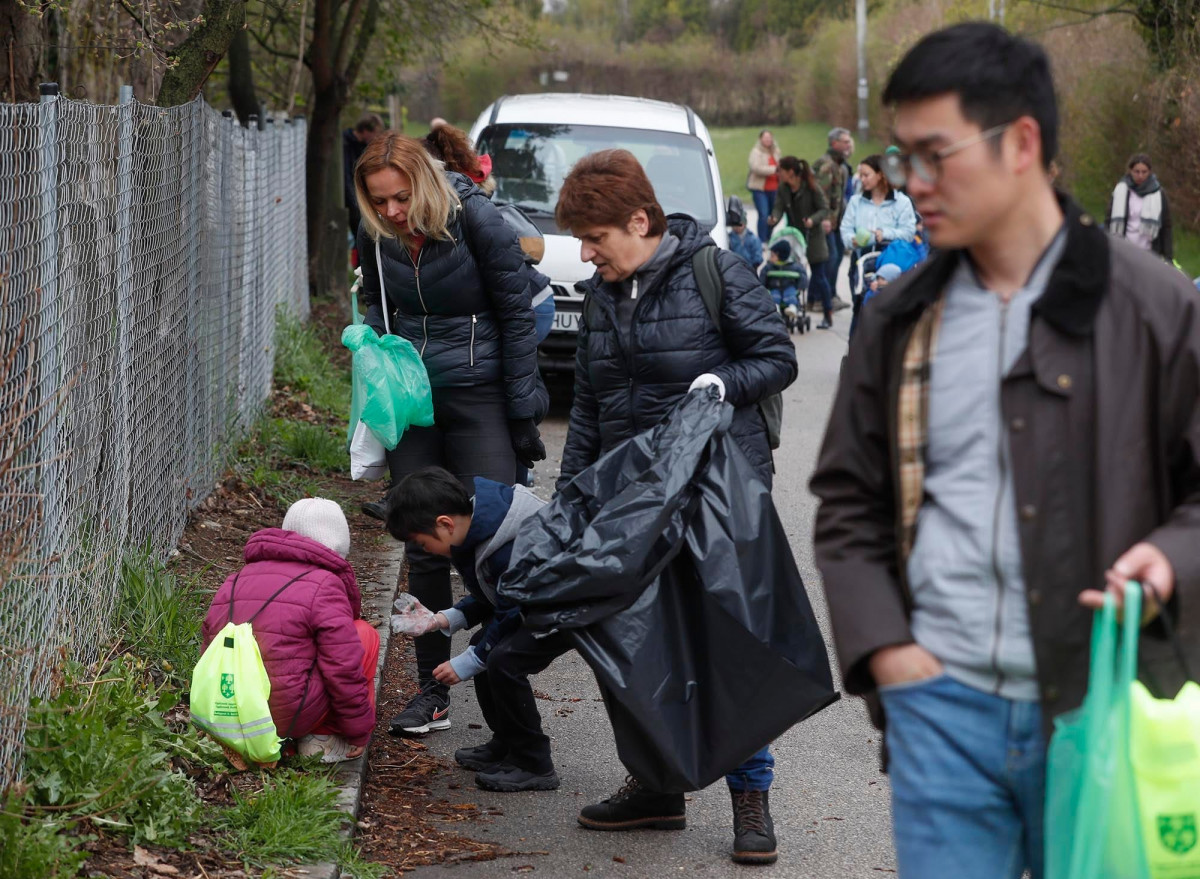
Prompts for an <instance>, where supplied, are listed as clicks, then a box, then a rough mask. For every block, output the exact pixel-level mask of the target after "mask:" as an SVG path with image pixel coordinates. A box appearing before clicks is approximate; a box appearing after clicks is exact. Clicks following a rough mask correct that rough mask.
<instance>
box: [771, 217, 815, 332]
mask: <svg viewBox="0 0 1200 879" xmlns="http://www.w3.org/2000/svg"><path fill="white" fill-rule="evenodd" d="M780 241H786V242H787V243H788V244H789V245H791V259H792V261H793V262H794V263H798V264H800V268H801V270H802V272H803V274H802V276H801V277H800V278H798V279H797V283H796V294H797V295H796V299H797V300H798V301H797V302H796V303H795V304H794V307H793V310H790V311H789V309H788V308H787V306H786V305H785V303H784V302H783V301H780V303H779V316H780V317H781V318H782V319H783V322H784V324H785V325H786V326H787V330H788V333H794V332H796V331H797V330H799V331H800V334H801V335H803V334H804V333H806V332H808V331H809V330H811V329H812V318H811V317H810V316H809V315H808V311H807V301H808V279H809V266H808V261H807V260H806V259H805V252H806V251H807V249H808V242H807V239H806V238H805V236H804V233H803V232H802V231H800V230H799V229H797V228H796V227H795V226H782V227H780V228H779V229H777V230H776V231H775V233H774V234H773V235H771V241H770V244H769V247H775V245H776V244H778V243H779V242H780ZM771 265H772V264H771V261H770V260H769V259H768V261H767V263H766V266H765V267H764V275H767V274H770V271H771Z"/></svg>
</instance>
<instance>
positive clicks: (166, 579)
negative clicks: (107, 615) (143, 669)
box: [114, 550, 210, 691]
mask: <svg viewBox="0 0 1200 879" xmlns="http://www.w3.org/2000/svg"><path fill="white" fill-rule="evenodd" d="M209 599H210V595H209V593H207V592H205V591H204V590H202V589H200V588H199V584H197V583H186V584H181V583H179V582H178V581H177V580H176V578H175V576H174V575H172V574H170V573H168V572H167V570H166V568H165V567H164V566H163V565H162V564H160V563H159V562H157V561H155V560H154V559H153V558H151V556H150V552H149V550H146V551H145V552H143V553H140V554H138V555H133V556H129V557H127V558H126V559H125V560H124V561H123V562H122V563H121V576H120V580H119V581H118V586H117V611H116V617H115V620H114V624H115V627H116V633H117V636H118V637H119V638H120V639H121V641H122V642H123V643H124V644H125V645H126V646H128V647H129V648H130V649H131V650H132V651H133V652H134V653H136V654H137V655H138V656H139V657H141V659H142V660H143V661H145V662H146V663H148V664H150V665H151V666H152V667H153V668H154V669H155V670H156V671H158V672H159V673H161V675H162V676H163V677H165V678H168V679H170V680H172V681H174V682H175V683H177V684H178V685H179V686H180V687H181V689H183V690H184V691H186V690H187V688H188V686H189V681H190V680H191V676H192V668H193V667H194V666H195V665H196V660H197V659H199V658H200V655H199V648H200V623H201V621H202V619H203V616H204V612H205V611H206V610H207V609H208V602H209Z"/></svg>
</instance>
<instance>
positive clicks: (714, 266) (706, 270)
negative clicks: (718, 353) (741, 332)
mask: <svg viewBox="0 0 1200 879" xmlns="http://www.w3.org/2000/svg"><path fill="white" fill-rule="evenodd" d="M692 272H693V273H694V274H695V275H696V285H697V286H698V287H699V288H700V298H701V299H703V300H704V307H705V308H707V309H708V316H709V317H711V318H712V322H713V323H714V324H716V325H717V331H718V332H720V333H721V335H722V336H724V335H725V334H724V332H722V331H721V301H722V300H723V299H724V298H725V276H724V275H722V274H721V266H720V264H719V263H718V262H717V246H716V245H715V244H710V245H707V246H705V247H701V248H700V249H699V250H697V251H696V252H695V253H694V254H692Z"/></svg>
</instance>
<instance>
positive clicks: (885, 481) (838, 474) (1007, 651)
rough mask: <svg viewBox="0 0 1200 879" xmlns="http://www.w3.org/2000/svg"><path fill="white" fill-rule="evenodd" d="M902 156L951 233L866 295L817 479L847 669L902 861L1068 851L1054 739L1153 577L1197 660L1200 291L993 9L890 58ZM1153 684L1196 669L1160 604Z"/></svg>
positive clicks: (972, 864)
mask: <svg viewBox="0 0 1200 879" xmlns="http://www.w3.org/2000/svg"><path fill="white" fill-rule="evenodd" d="M884 101H885V102H886V103H888V104H891V105H894V107H895V111H896V113H895V130H894V135H895V141H896V143H897V144H898V145H899V147H900V152H899V153H896V154H894V155H893V156H891V157H889V159H888V161H887V173H888V174H889V175H890V177H891V179H892V181H893V182H894V183H905V184H907V190H908V193H909V195H910V196H911V197H912V199H913V201H914V202H915V204H916V208H917V210H918V211H919V212H920V214H921V215H922V216H923V217H924V219H925V224H926V227H927V229H928V233H929V237H930V239H931V243H932V245H933V247H934V248H935V251H936V252H935V254H934V255H933V256H932V257H931V258H930V259H929V260H927V261H926V262H925V263H923V264H922V265H921V266H920V267H918V268H916V269H914V270H913V271H912V272H911V273H909V274H908V275H907V276H905V277H904V278H902V279H901V280H900V281H899V282H897V283H896V284H893V285H891V286H889V288H888V290H887V291H886V292H884V293H880V294H879V295H878V296H877V297H876V298H875V299H874V300H873V301H872V303H871V307H870V308H869V309H867V310H866V311H865V312H864V313H863V315H862V319H861V322H860V326H859V328H858V332H857V335H856V336H855V340H854V345H852V346H851V348H850V352H849V355H848V357H847V361H846V364H845V367H844V370H843V375H842V379H841V384H840V387H839V390H838V395H837V399H836V401H835V403H834V408H833V412H832V414H831V417H830V422H829V427H828V432H827V434H826V437H825V442H824V445H823V447H822V450H821V454H820V458H819V460H818V464H817V471H816V473H815V475H814V476H813V479H812V490H813V492H814V493H815V494H816V495H817V496H818V497H819V498H820V500H821V506H820V510H819V512H818V515H817V524H816V555H817V563H818V566H819V567H820V569H821V573H822V576H823V577H824V586H825V593H826V596H827V598H828V601H829V608H830V614H831V617H832V621H833V629H834V636H835V640H836V643H837V648H838V653H839V658H840V661H841V663H842V669H843V676H844V681H845V688H846V690H847V692H850V693H854V694H859V695H863V696H864V697H866V699H867V701H868V705H869V707H870V708H871V713H872V717H873V719H874V720H875V721H876V723H877V724H878V725H880V726H881V727H883V726H884V725H885V724H886V730H885V746H886V756H887V762H888V771H889V774H890V777H891V786H892V814H893V830H894V835H895V841H896V853H897V860H898V864H899V870H900V876H901V877H902V879H925V877H941V876H953V877H955V879H1018V877H1020V876H1021V875H1022V873H1023V871H1025V870H1026V869H1028V870H1029V871H1030V873H1031V874H1032V876H1033V877H1034V879H1040V877H1041V876H1042V873H1043V869H1042V867H1043V835H1042V812H1043V806H1044V802H1043V801H1044V798H1045V793H1044V792H1045V768H1046V766H1045V764H1046V758H1045V746H1046V742H1047V739H1048V737H1049V734H1050V732H1051V730H1052V724H1053V720H1054V718H1055V717H1056V716H1057V715H1059V714H1061V713H1062V712H1064V711H1068V710H1071V709H1073V708H1076V707H1077V706H1078V705H1079V704H1080V703H1081V701H1082V699H1083V695H1084V692H1085V689H1086V686H1087V679H1088V659H1089V649H1088V645H1089V636H1090V630H1091V611H1092V609H1093V608H1096V607H1098V606H1100V605H1101V604H1102V603H1103V600H1104V593H1105V590H1107V591H1109V592H1110V593H1112V594H1114V596H1115V597H1116V598H1117V600H1118V601H1119V600H1120V594H1121V593H1120V591H1119V590H1120V587H1121V586H1122V585H1123V584H1124V582H1125V581H1127V580H1131V579H1132V580H1138V581H1141V582H1142V583H1143V585H1144V586H1145V587H1147V588H1148V589H1152V590H1153V591H1154V593H1155V594H1156V595H1157V597H1158V599H1159V601H1158V602H1154V601H1148V602H1147V604H1148V606H1149V607H1150V608H1151V615H1153V613H1154V609H1155V608H1157V607H1158V606H1159V604H1161V606H1162V607H1164V608H1165V613H1167V614H1169V615H1170V616H1171V617H1172V618H1173V619H1174V621H1175V626H1176V628H1177V629H1178V630H1179V632H1180V635H1181V640H1182V642H1183V644H1185V645H1188V646H1187V648H1186V650H1188V651H1189V652H1190V654H1191V658H1192V661H1193V663H1195V662H1196V661H1197V660H1198V659H1200V609H1198V608H1200V553H1198V552H1196V546H1197V545H1200V402H1198V400H1200V302H1198V301H1197V300H1196V297H1195V295H1194V293H1193V292H1192V291H1191V290H1190V285H1189V284H1188V283H1187V280H1186V279H1185V278H1184V277H1183V276H1182V275H1181V274H1180V273H1179V272H1175V271H1173V270H1171V269H1170V268H1169V267H1168V266H1166V265H1164V264H1163V263H1161V262H1160V261H1159V260H1157V259H1156V258H1155V257H1154V256H1153V255H1151V254H1147V253H1144V252H1141V251H1138V250H1137V249H1136V248H1135V247H1132V246H1130V245H1128V244H1126V243H1125V242H1123V241H1119V240H1113V239H1112V238H1110V237H1109V236H1107V235H1106V234H1105V232H1104V229H1103V227H1102V226H1101V225H1098V224H1097V223H1096V222H1095V221H1094V219H1093V218H1092V217H1091V216H1089V215H1088V214H1086V213H1084V212H1083V211H1082V210H1081V209H1080V208H1079V206H1078V205H1076V204H1075V203H1074V202H1072V201H1071V200H1070V199H1069V198H1067V197H1066V196H1065V195H1061V194H1058V193H1056V192H1055V191H1054V189H1053V188H1052V185H1051V183H1050V179H1049V176H1048V174H1047V168H1048V166H1049V164H1050V161H1051V160H1052V159H1053V158H1054V155H1055V150H1056V147H1057V129H1058V112H1057V107H1056V101H1055V96H1054V86H1053V82H1052V79H1051V75H1050V68H1049V64H1048V62H1047V59H1046V55H1045V53H1044V52H1043V51H1042V49H1041V48H1039V47H1038V46H1036V45H1035V44H1033V43H1031V42H1028V41H1026V40H1023V39H1019V38H1016V37H1014V36H1012V35H1011V34H1009V33H1008V32H1006V31H1005V30H1003V29H1002V28H999V27H996V26H994V25H990V24H984V23H972V24H962V25H957V26H955V27H951V28H947V29H945V30H941V31H937V32H935V33H932V34H930V35H928V36H927V37H925V38H924V39H923V40H921V41H920V42H919V43H918V44H917V45H916V46H915V47H914V48H913V49H912V50H911V51H910V52H909V53H908V54H907V55H906V56H905V57H904V59H903V60H901V62H900V64H899V66H898V67H897V68H896V70H895V71H894V72H893V74H892V76H891V79H890V81H889V83H888V86H887V89H886V90H885V92H884ZM1146 635H1147V637H1146V638H1144V639H1143V642H1142V644H1141V646H1140V658H1141V663H1140V665H1141V670H1142V672H1143V673H1144V675H1145V681H1146V682H1147V684H1148V685H1149V686H1150V687H1151V689H1152V690H1154V691H1155V692H1156V695H1159V696H1167V697H1171V696H1174V695H1175V693H1176V691H1177V690H1178V687H1179V686H1180V685H1181V684H1182V682H1183V674H1182V672H1181V670H1180V668H1179V665H1178V663H1177V662H1176V661H1175V659H1174V657H1173V655H1172V653H1171V650H1170V647H1169V645H1168V643H1166V641H1165V640H1164V639H1163V637H1162V635H1163V629H1162V622H1161V621H1155V620H1150V621H1149V622H1148V625H1147V627H1146Z"/></svg>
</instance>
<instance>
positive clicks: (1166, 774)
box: [1130, 632, 1200, 879]
mask: <svg viewBox="0 0 1200 879" xmlns="http://www.w3.org/2000/svg"><path fill="white" fill-rule="evenodd" d="M1171 636H1172V638H1174V633H1173V632H1172V633H1171ZM1178 653H1179V655H1180V657H1181V661H1182V662H1183V663H1184V670H1185V673H1186V672H1187V668H1186V665H1187V664H1186V660H1184V659H1183V651H1182V648H1178ZM1189 677H1190V675H1189ZM1130 751H1131V754H1132V759H1133V772H1134V783H1135V786H1136V788H1137V803H1138V807H1139V811H1140V812H1141V828H1142V842H1143V847H1144V849H1145V852H1146V860H1147V865H1148V868H1149V875H1150V877H1151V879H1197V877H1200V844H1198V841H1197V833H1198V832H1200V831H1198V830H1197V825H1198V824H1200V686H1198V685H1197V684H1196V682H1195V681H1194V680H1192V681H1188V683H1186V684H1184V685H1183V688H1182V689H1181V690H1180V691H1179V693H1178V695H1176V697H1175V698H1174V699H1155V698H1154V697H1153V696H1152V695H1150V691H1149V690H1147V689H1146V688H1145V687H1144V686H1142V684H1141V683H1140V682H1135V683H1134V685H1133V692H1132V704H1131V708H1130Z"/></svg>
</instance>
